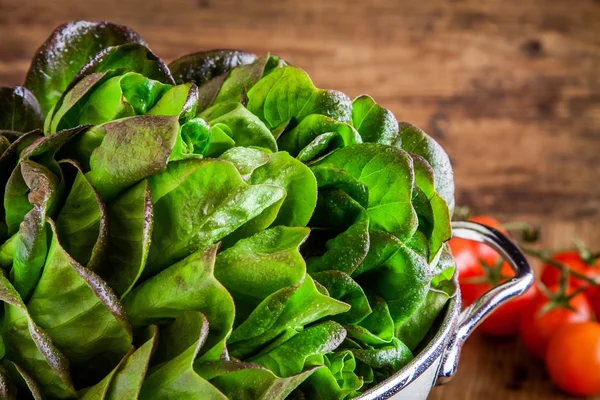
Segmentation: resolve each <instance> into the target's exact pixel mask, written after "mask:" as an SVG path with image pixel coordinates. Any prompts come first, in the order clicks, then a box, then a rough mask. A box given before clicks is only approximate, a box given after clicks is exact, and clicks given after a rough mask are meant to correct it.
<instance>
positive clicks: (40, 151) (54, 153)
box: [21, 126, 89, 180]
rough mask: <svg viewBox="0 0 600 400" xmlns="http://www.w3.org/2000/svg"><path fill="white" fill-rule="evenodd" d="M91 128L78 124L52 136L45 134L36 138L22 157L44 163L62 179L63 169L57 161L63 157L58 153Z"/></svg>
mask: <svg viewBox="0 0 600 400" xmlns="http://www.w3.org/2000/svg"><path fill="white" fill-rule="evenodd" d="M88 129H89V126H78V127H76V128H73V129H65V130H62V131H60V132H57V133H55V134H53V135H50V136H43V137H40V138H39V139H37V140H35V141H34V142H33V143H32V144H31V145H30V146H28V147H26V148H25V149H24V150H23V152H22V154H21V159H23V160H25V159H30V160H33V161H35V162H37V163H39V164H42V165H43V166H45V167H46V168H48V169H49V170H50V171H52V172H53V173H54V174H55V175H56V176H60V177H61V180H62V171H61V168H60V166H59V164H58V162H57V159H59V158H61V157H60V156H59V155H58V154H59V153H60V152H61V150H62V149H63V147H66V146H68V145H69V143H70V142H71V141H72V140H74V139H75V138H77V137H78V136H79V135H81V134H83V133H84V132H86V131H87V130H88Z"/></svg>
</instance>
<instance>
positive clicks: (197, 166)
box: [143, 159, 285, 277]
mask: <svg viewBox="0 0 600 400" xmlns="http://www.w3.org/2000/svg"><path fill="white" fill-rule="evenodd" d="M149 183H150V192H151V193H152V202H153V204H154V218H155V224H156V226H161V229H160V230H159V229H155V230H154V232H153V234H152V245H151V246H150V251H149V255H148V264H147V267H146V269H145V270H144V275H143V276H146V277H147V276H150V275H152V274H153V273H156V272H158V271H160V270H162V269H164V268H165V267H167V266H169V265H171V264H173V263H174V262H177V261H179V260H181V259H183V258H184V257H186V256H188V255H189V254H191V253H193V252H194V251H196V250H198V249H201V248H207V247H208V246H210V245H211V244H213V243H216V242H218V241H220V240H222V239H224V238H226V237H228V236H229V235H232V234H234V235H235V234H236V231H237V230H238V229H240V228H241V227H244V226H248V225H246V224H249V223H251V222H252V221H254V220H255V219H259V220H260V224H255V225H251V226H250V228H248V229H246V230H245V231H244V235H240V236H243V237H247V236H251V235H252V234H254V233H256V232H258V231H260V230H263V229H265V228H266V227H268V226H269V225H270V224H271V223H272V222H273V220H274V218H275V216H276V213H274V215H273V214H271V213H269V215H268V217H269V218H268V219H266V220H263V219H262V218H261V215H263V213H264V212H265V211H266V210H267V211H268V210H269V209H270V208H271V207H272V206H276V205H278V204H281V201H282V200H283V198H284V196H285V190H284V189H282V188H280V187H279V186H275V185H268V184H263V185H248V184H246V183H245V182H244V181H243V180H242V177H241V176H240V174H239V172H238V171H237V170H236V169H235V167H234V166H233V165H232V164H230V163H229V162H227V161H221V160H214V159H210V160H209V159H206V160H185V161H178V162H173V163H170V164H169V167H168V168H167V170H166V171H165V172H163V173H160V174H156V175H153V176H152V177H150V178H149ZM239 238H241V237H238V239H239Z"/></svg>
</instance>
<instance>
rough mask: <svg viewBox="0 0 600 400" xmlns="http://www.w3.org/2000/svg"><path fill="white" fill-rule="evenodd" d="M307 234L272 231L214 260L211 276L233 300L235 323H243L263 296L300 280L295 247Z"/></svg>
mask: <svg viewBox="0 0 600 400" xmlns="http://www.w3.org/2000/svg"><path fill="white" fill-rule="evenodd" d="M308 232H309V230H308V228H288V227H285V226H278V227H274V228H271V229H267V230H264V231H262V232H258V233H256V234H255V235H253V236H250V237H249V238H246V239H241V240H240V241H238V242H237V243H236V244H235V245H234V246H232V247H230V248H229V249H227V250H225V251H223V252H221V253H220V254H219V255H218V256H217V261H216V265H215V276H216V278H217V279H218V280H219V282H221V283H222V284H223V286H225V287H226V288H227V290H228V291H229V293H230V294H231V296H232V297H233V299H234V300H235V303H236V314H237V318H238V319H242V320H243V319H245V318H246V317H247V316H248V314H250V312H251V311H252V310H253V309H254V307H256V306H257V305H258V304H259V303H260V302H261V301H262V300H264V299H265V298H266V297H267V296H269V295H271V294H273V293H275V292H277V291H278V290H281V289H284V288H287V287H289V286H292V285H295V284H296V283H298V282H300V281H301V280H302V279H303V278H304V275H305V273H306V265H305V263H304V259H303V258H302V256H301V255H300V251H299V247H300V245H301V244H302V243H303V242H304V241H305V240H306V237H307V236H308Z"/></svg>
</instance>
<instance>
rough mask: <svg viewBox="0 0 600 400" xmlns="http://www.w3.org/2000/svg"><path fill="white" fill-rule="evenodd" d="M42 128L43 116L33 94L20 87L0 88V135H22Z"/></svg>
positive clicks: (0, 152)
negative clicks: (3, 132) (21, 133)
mask: <svg viewBox="0 0 600 400" xmlns="http://www.w3.org/2000/svg"><path fill="white" fill-rule="evenodd" d="M43 126H44V114H43V113H42V109H41V107H40V104H39V103H38V101H37V99H36V98H35V96H34V95H33V93H31V92H30V91H29V90H28V89H27V88H24V87H22V86H15V87H14V88H8V87H0V133H2V131H5V130H6V131H12V132H23V133H24V132H30V131H33V130H35V129H42V128H43ZM6 142H8V139H6ZM0 154H2V151H0Z"/></svg>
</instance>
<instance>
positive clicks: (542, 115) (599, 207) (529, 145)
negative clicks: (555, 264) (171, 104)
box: [0, 0, 600, 400]
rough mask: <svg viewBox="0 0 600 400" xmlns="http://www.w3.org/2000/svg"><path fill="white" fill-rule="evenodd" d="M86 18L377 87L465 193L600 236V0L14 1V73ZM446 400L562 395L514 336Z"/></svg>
mask: <svg viewBox="0 0 600 400" xmlns="http://www.w3.org/2000/svg"><path fill="white" fill-rule="evenodd" d="M76 19H88V20H101V19H105V20H110V21H113V22H117V23H122V24H126V25H129V26H131V27H132V28H133V29H135V30H136V31H138V32H139V33H140V34H141V35H142V36H143V37H144V38H145V39H146V40H147V42H148V43H150V45H151V46H152V48H153V50H154V51H155V52H156V53H158V54H159V55H160V56H162V57H163V58H164V59H165V60H172V59H174V58H176V57H178V56H180V55H183V54H186V53H189V52H193V51H197V50H201V49H211V48H241V49H244V50H249V51H253V52H256V53H259V54H260V53H265V52H267V51H270V52H273V53H275V54H278V55H281V56H282V57H284V58H286V59H288V60H289V61H291V62H292V63H294V64H296V65H299V66H301V67H302V68H304V69H305V70H307V71H308V73H309V74H310V75H311V77H312V78H313V80H314V81H315V83H316V84H317V85H318V86H320V87H324V88H335V89H338V90H342V91H344V92H346V93H347V94H349V95H350V96H355V95H358V94H361V93H369V94H370V95H372V96H373V97H374V98H375V99H376V100H377V101H378V102H379V103H381V104H383V105H385V106H386V107H388V108H390V109H391V110H392V111H393V112H394V113H395V114H396V116H397V118H398V119H399V120H402V121H408V122H411V123H414V124H416V125H418V126H420V127H422V128H423V129H425V130H426V131H428V132H429V133H430V134H432V135H433V136H434V137H436V138H437V139H438V140H439V141H440V142H441V143H442V144H443V145H444V146H445V148H446V149H447V151H448V152H449V154H450V156H451V159H452V161H453V165H454V168H455V175H456V184H457V199H458V204H462V205H469V206H471V207H473V208H474V210H476V211H477V212H483V213H492V214H493V215H496V216H499V217H500V218H504V219H511V220H516V219H521V220H525V221H528V222H532V223H536V224H539V225H540V226H541V227H542V231H543V234H544V236H543V244H544V245H545V246H553V247H565V246H568V245H570V237H571V236H572V235H574V234H576V235H577V236H579V237H580V238H582V239H584V240H586V241H588V242H589V243H590V244H592V245H596V247H597V248H600V228H599V225H600V184H599V183H598V180H599V178H600V1H598V0H521V1H516V0H514V1H511V0H486V1H481V0H428V1H424V0H414V1H413V0H407V1H401V0H370V1H368V2H358V1H339V0H329V1H321V0H273V1H256V0H255V1H244V0H169V1H162V0H128V1H125V0H104V1H91V0H88V1H78V0H56V1H36V0H0V85H11V86H12V85H16V84H20V83H22V81H23V78H24V76H25V72H26V70H27V68H28V66H29V59H30V57H31V56H32V54H33V52H34V51H35V49H36V48H37V47H38V46H39V45H40V44H41V43H42V42H43V40H44V39H45V38H46V37H47V36H48V35H49V34H50V32H51V30H52V29H53V28H54V27H55V26H57V25H58V24H60V23H62V22H65V21H68V20H76ZM431 398H432V399H436V400H441V399H481V398H486V399H488V400H493V399H505V398H511V399H559V398H563V396H562V395H561V394H559V393H558V392H556V391H555V389H553V388H552V385H551V384H550V383H549V382H548V381H547V378H545V377H544V374H543V369H542V368H541V367H540V366H539V365H536V364H535V363H533V362H531V361H530V360H529V359H528V358H527V356H526V355H525V354H524V352H523V350H522V349H521V348H520V347H519V346H518V345H517V344H515V343H511V342H504V343H490V342H488V341H485V340H484V339H482V338H480V337H474V338H472V339H471V340H470V341H469V342H468V343H467V345H466V348H465V350H464V353H463V360H462V363H461V365H460V369H459V373H458V376H457V377H456V380H455V381H454V382H453V383H452V384H450V385H448V386H446V387H443V388H438V389H436V390H435V391H434V392H433V393H432V396H431Z"/></svg>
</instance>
